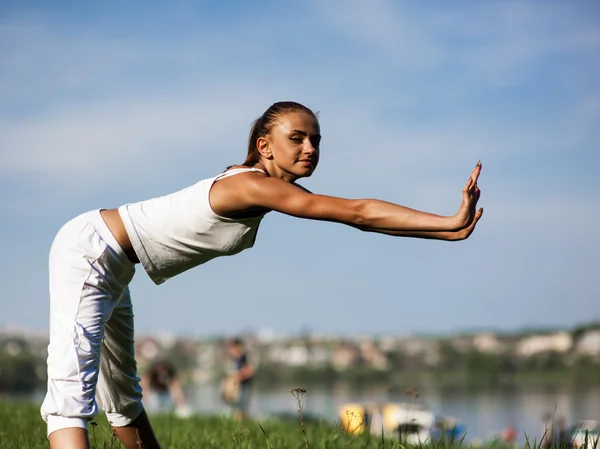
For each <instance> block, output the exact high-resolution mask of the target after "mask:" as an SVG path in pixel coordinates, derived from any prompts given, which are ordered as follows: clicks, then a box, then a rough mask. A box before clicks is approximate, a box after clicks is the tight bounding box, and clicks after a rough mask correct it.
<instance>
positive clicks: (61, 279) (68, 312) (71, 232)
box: [41, 210, 143, 435]
mask: <svg viewBox="0 0 600 449" xmlns="http://www.w3.org/2000/svg"><path fill="white" fill-rule="evenodd" d="M134 273H135V265H134V264H133V263H132V262H131V261H129V259H128V258H127V256H126V255H125V253H124V252H123V250H122V249H121V247H120V246H119V244H118V243H117V241H116V240H115V238H114V236H113V235H112V234H111V232H110V230H109V229H108V227H107V226H106V224H105V223H104V220H103V219H102V217H101V216H100V211H99V210H95V211H92V212H87V213H85V214H83V215H80V216H79V217H77V218H74V219H73V220H71V221H69V222H68V223H67V224H65V225H64V226H63V227H62V228H61V229H60V231H59V232H58V234H57V235H56V238H55V239H54V242H53V243H52V248H51V250H50V344H49V345H48V392H47V394H46V397H45V399H44V402H43V404H42V407H41V413H42V418H43V419H44V420H45V421H46V422H47V423H48V435H50V434H51V433H52V432H54V431H55V430H59V429H64V428H69V427H82V428H84V429H85V428H87V423H88V421H89V420H91V419H92V418H93V417H94V416H95V415H96V414H97V413H98V406H99V407H100V408H101V409H103V410H104V411H105V412H106V415H107V418H108V420H109V421H110V422H111V423H112V424H113V426H116V427H121V426H125V425H127V424H129V423H131V422H132V421H133V420H134V419H135V418H137V417H138V416H139V414H140V413H141V412H142V409H143V408H142V389H141V387H140V384H139V382H140V378H139V377H138V376H137V366H136V362H135V350H134V338H133V337H134V335H133V334H134V329H133V308H132V305H131V298H130V295H129V288H128V287H127V286H128V284H129V282H130V281H131V279H132V278H133V275H134Z"/></svg>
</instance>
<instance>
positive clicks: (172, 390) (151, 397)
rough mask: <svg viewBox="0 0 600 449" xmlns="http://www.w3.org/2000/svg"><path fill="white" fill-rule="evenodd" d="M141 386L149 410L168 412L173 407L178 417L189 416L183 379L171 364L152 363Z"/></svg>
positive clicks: (143, 377) (163, 362) (163, 361)
mask: <svg viewBox="0 0 600 449" xmlns="http://www.w3.org/2000/svg"><path fill="white" fill-rule="evenodd" d="M141 385H142V392H143V394H144V403H145V406H146V407H147V409H148V410H152V411H166V410H170V409H171V407H173V408H174V410H175V413H176V414H177V415H178V416H182V417H183V416H189V414H190V408H189V406H188V404H187V401H186V400H185V395H184V393H183V388H182V384H181V378H180V377H179V376H178V374H177V370H176V368H175V366H174V365H173V364H172V363H171V362H169V361H167V360H158V361H155V362H154V363H152V364H151V365H150V367H149V368H148V370H147V371H146V373H145V374H144V376H142V381H141Z"/></svg>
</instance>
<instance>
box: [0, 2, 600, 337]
mask: <svg viewBox="0 0 600 449" xmlns="http://www.w3.org/2000/svg"><path fill="white" fill-rule="evenodd" d="M216 5H218V6H216ZM598 23H600V8H599V7H598V5H597V3H596V2H593V1H588V2H585V1H579V2H553V1H548V2H534V1H531V2H525V1H522V2H507V1H491V2H452V3H451V4H450V3H448V2H436V3H434V2H396V1H374V0H365V1H353V2H347V1H342V0H340V1H318V0H315V1H305V2H293V3H292V2H276V1H269V2H241V1H240V2H227V1H224V2H177V1H173V2H164V3H162V2H137V3H136V2H129V3H127V5H123V4H122V2H97V3H95V4H94V5H91V4H85V5H84V4H81V3H78V2H51V3H50V2H40V3H34V2H3V3H2V5H1V6H0V55H1V57H0V206H1V207H2V210H3V211H4V213H3V214H2V220H0V231H1V232H0V248H1V249H2V251H1V252H0V273H2V275H1V276H2V282H1V283H0V327H4V326H18V327H24V328H32V329H38V330H42V331H43V330H44V329H47V327H48V294H47V257H48V250H49V247H50V244H51V241H52V239H53V237H54V235H55V233H56V231H57V230H58V229H59V227H60V226H61V225H62V224H63V223H64V222H65V221H67V220H69V219H70V218H71V217H73V216H75V215H78V214H79V213H82V212H85V211H87V210H90V209H95V208H100V207H104V208H108V207H115V206H119V205H121V204H123V203H127V202H132V201H138V200H142V199H146V198H150V197H153V196H156V195H163V194H166V193H169V192H172V191H175V190H178V189H180V188H182V187H185V186H187V185H189V184H191V183H194V182H196V181H197V180H199V179H202V178H205V177H209V176H213V175H215V174H216V173H218V172H220V171H221V170H222V169H223V168H224V167H225V166H227V165H230V164H234V163H240V162H241V161H243V159H244V156H245V146H246V140H247V135H248V131H249V128H250V124H251V122H252V120H254V119H255V118H256V117H257V116H259V115H260V114H261V113H262V112H263V111H264V110H265V109H266V108H267V107H268V106H269V105H270V104H271V103H273V102H275V101H279V100H295V101H299V102H301V103H304V104H306V105H307V106H309V107H311V108H313V109H314V110H317V111H319V113H320V119H321V128H322V134H323V142H322V154H321V163H320V166H319V169H318V170H317V172H316V173H315V174H314V175H313V177H312V178H311V179H307V180H304V181H303V182H302V183H303V184H304V185H305V186H306V187H308V188H309V189H311V190H313V191H316V192H319V193H326V194H331V195H339V196H345V197H351V198H361V197H374V198H381V199H385V200H389V201H394V202H397V203H400V204H403V205H406V206H409V207H414V208H418V209H422V210H427V211H431V212H435V213H439V214H448V215H449V214H452V213H454V212H455V210H456V208H457V207H458V204H459V201H460V189H461V187H462V185H463V184H464V183H465V181H466V179H467V176H468V174H469V173H470V171H471V169H472V167H473V166H474V164H475V163H476V162H477V160H478V159H481V160H482V161H483V164H484V170H483V173H482V176H481V179H480V186H481V188H482V198H481V201H480V203H481V204H482V205H483V206H484V207H485V214H484V217H483V220H482V221H481V223H480V225H479V227H478V229H477V230H476V233H475V234H474V235H473V236H472V237H471V239H469V240H468V241H465V242H460V243H445V242H431V241H421V240H410V239H402V238H392V237H387V236H381V235H375V234H370V233H361V232H360V231H357V230H354V229H351V228H347V227H344V226H342V225H338V224H331V223H319V222H311V221H303V220H298V219H294V218H290V217H286V216H282V215H278V216H277V215H275V214H270V215H269V216H268V217H267V218H266V219H265V220H264V221H263V223H262V225H261V229H260V233H259V236H258V239H257V242H256V245H255V247H254V248H253V249H251V250H249V251H246V252H244V253H242V254H240V255H238V256H236V257H231V258H222V259H217V260H214V261H212V262H210V263H209V264H206V265H204V266H201V267H198V268H196V269H193V270H191V271H189V272H186V273H184V274H183V275H181V276H179V277H176V278H174V279H171V280H169V281H168V282H167V283H165V284H163V285H161V286H159V287H157V286H154V284H152V282H151V281H150V280H149V278H148V277H147V276H146V275H145V273H144V272H143V271H142V269H141V268H138V272H137V274H136V277H135V279H134V280H133V283H132V286H131V288H132V295H133V300H134V306H135V308H136V315H137V316H136V320H137V321H136V326H137V329H138V332H144V333H147V332H158V331H166V332H176V333H181V334H188V335H207V334H223V333H228V334H230V333H235V332H240V331H243V330H260V329H270V330H272V331H274V332H276V333H292V332H296V331H299V330H301V329H310V330H313V331H318V332H324V333H336V334H337V333H342V334H357V333H376V334H384V333H394V334H409V333H424V332H426V333H447V332H453V331H457V330H466V329H496V330H514V329H521V328H524V327H550V326H574V325H577V324H580V323H586V322H590V321H593V320H599V319H600V302H599V300H600V287H599V284H598V282H597V279H598V276H599V275H600V263H599V262H598V254H600V243H599V242H598V238H597V232H598V229H600V210H599V208H598V206H599V205H600V201H599V200H600V181H599V180H598V174H599V173H600V156H599V153H600V57H599V55H600V27H599V26H598Z"/></svg>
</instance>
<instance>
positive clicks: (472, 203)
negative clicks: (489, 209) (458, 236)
mask: <svg viewBox="0 0 600 449" xmlns="http://www.w3.org/2000/svg"><path fill="white" fill-rule="evenodd" d="M480 173H481V161H479V162H477V165H475V168H474V169H473V172H472V173H471V176H469V180H468V181H467V183H466V184H465V186H464V188H463V190H462V202H461V204H460V208H459V209H458V212H457V213H456V215H455V216H454V217H455V218H456V222H457V225H458V228H459V229H465V228H467V227H469V226H470V225H471V224H472V223H473V220H474V219H475V215H476V214H477V201H479V196H480V195H481V190H479V187H478V186H477V179H479V174H480ZM471 232H472V231H471Z"/></svg>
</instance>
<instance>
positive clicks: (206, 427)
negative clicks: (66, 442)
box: [0, 401, 600, 449]
mask: <svg viewBox="0 0 600 449" xmlns="http://www.w3.org/2000/svg"><path fill="white" fill-rule="evenodd" d="M151 421H152V424H153V427H154V430H155V432H156V434H157V436H158V439H159V441H160V442H161V444H162V447H163V449H189V448H192V449H193V448H202V449H217V448H218V449H222V448H234V449H236V448H239V449H257V448H262V449H307V448H309V449H334V448H342V449H347V448H352V449H405V448H406V445H404V444H401V443H400V442H399V441H398V440H397V439H383V438H382V437H381V436H379V437H378V436H372V435H349V434H347V433H345V432H344V431H342V430H340V429H339V428H337V427H336V425H335V423H328V422H318V421H309V422H303V423H301V422H300V420H299V419H298V420H289V421H287V420H285V421H283V420H267V421H264V422H258V421H256V420H248V421H245V422H235V421H232V420H231V419H228V418H224V417H217V416H212V417H210V416H193V417H190V418H178V417H176V416H174V415H172V414H161V415H151ZM94 423H95V424H94V425H92V426H90V440H91V445H92V448H93V449H117V448H122V446H121V444H120V442H119V441H118V440H117V439H115V438H113V437H112V432H111V429H110V426H109V425H108V422H107V421H106V418H105V417H104V415H102V414H101V415H98V416H97V418H96V419H95V421H94ZM459 445H460V444H458V443H454V444H449V443H447V442H443V443H436V444H435V445H427V447H429V448H432V449H448V448H450V447H458V446H459ZM464 446H465V447H468V445H466V444H465V445H464ZM483 447H484V448H492V447H493V448H494V449H504V448H502V445H501V444H498V442H492V443H491V444H487V445H486V446H483ZM590 447H592V445H590ZM597 447H598V448H600V446H597ZM38 448H39V449H42V448H44V449H47V448H48V440H47V438H46V426H45V423H44V422H43V421H42V419H41V417H40V414H39V405H37V404H30V403H17V402H2V401H0V449H38ZM421 449H422V448H421ZM523 449H539V445H537V444H536V443H535V442H533V441H530V442H528V443H526V444H525V446H524V448H523Z"/></svg>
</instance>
